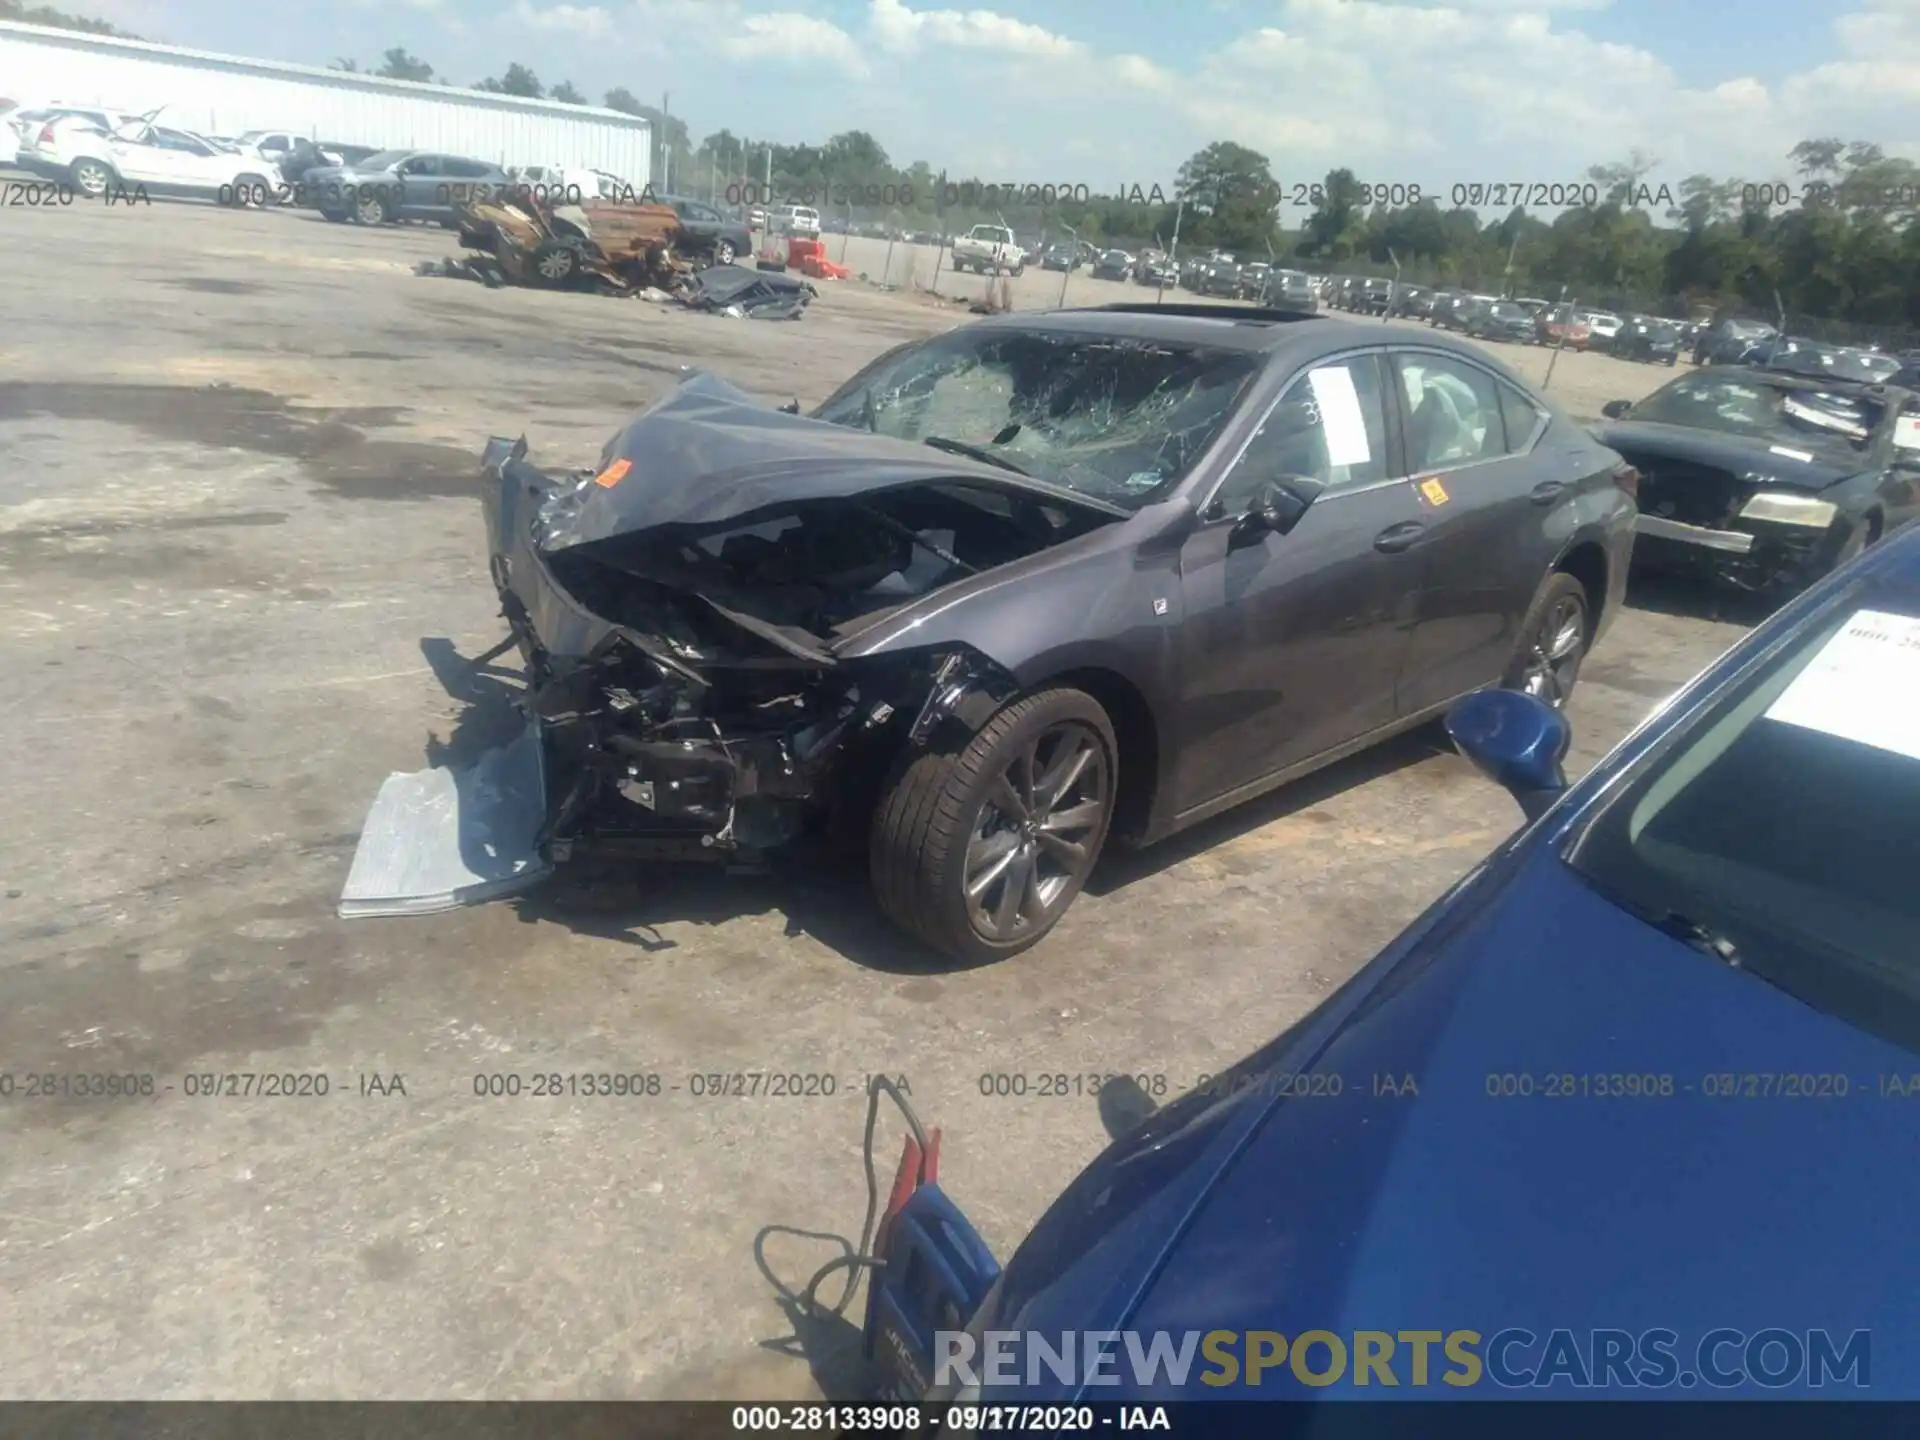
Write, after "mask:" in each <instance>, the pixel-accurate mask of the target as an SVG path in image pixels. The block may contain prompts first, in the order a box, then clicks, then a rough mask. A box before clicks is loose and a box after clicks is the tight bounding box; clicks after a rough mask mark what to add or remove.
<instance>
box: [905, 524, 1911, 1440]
mask: <svg viewBox="0 0 1920 1440" xmlns="http://www.w3.org/2000/svg"><path fill="white" fill-rule="evenodd" d="M1447 725H1448V729H1449V731H1450V732H1451V734H1452V736H1453V738H1454V741H1455V743H1456V744H1457V746H1458V747H1459V749H1460V750H1461V751H1462V753H1463V754H1465V755H1466V756H1467V758H1468V759H1469V760H1470V761H1472V762H1473V763H1474V764H1475V765H1476V766H1477V767H1478V768H1479V769H1480V770H1481V771H1483V772H1484V773H1486V774H1487V775H1489V776H1490V777H1491V778H1492V779H1494V780H1496V781H1498V782H1499V783H1501V784H1502V785H1504V786H1505V787H1506V788H1507V789H1508V790H1509V791H1511V792H1512V793H1513V795H1514V796H1515V798H1516V799H1517V800H1518V802H1519V804H1520V806H1521V808H1522V810H1523V811H1524V813H1525V815H1526V817H1527V820H1526V823H1525V824H1524V825H1523V827H1522V828H1521V829H1520V830H1519V831H1518V832H1517V833H1516V834H1515V835H1514V836H1513V837H1512V838H1511V839H1510V840H1509V841H1507V842H1506V843H1505V844H1503V845H1502V846H1501V847H1500V848H1499V849H1497V850H1496V851H1494V852H1493V853H1492V854H1491V855H1490V856H1488V857H1487V859H1486V860H1485V861H1484V862H1483V863H1482V864H1481V865H1479V866H1478V867H1477V868H1476V869H1475V870H1474V871H1473V872H1472V873H1471V874H1469V875H1468V876H1467V877H1466V878H1465V879H1464V880H1462V881H1461V882H1460V883H1459V884H1458V885H1457V886H1456V887H1455V888H1454V889H1453V890H1452V891H1450V892H1449V893H1448V894H1446V895H1445V896H1444V897H1442V898H1441V899H1440V900H1439V901H1437V902H1436V903H1435V904H1434V905H1433V906H1432V907H1431V908H1430V909H1429V910H1428V911H1427V912H1426V913H1425V914H1424V915H1422V916H1421V917H1420V918H1419V919H1418V920H1417V921H1415V922H1414V924H1413V925H1412V926H1411V927H1410V928H1409V929H1408V930H1407V931H1406V932H1405V933H1404V934H1403V935H1402V936H1401V937H1400V938H1399V939H1398V940H1397V941H1396V942H1394V943H1393V944H1392V945H1391V946H1389V947H1388V948H1387V950H1386V951H1385V952H1383V953H1382V954H1381V955H1379V956H1378V957H1377V958H1376V959H1374V960H1373V961H1372V962H1371V963H1369V964H1368V965H1366V966H1365V967H1364V968H1363V969H1362V970H1361V971H1360V972H1359V974H1357V975H1356V976H1355V977H1354V978H1353V979H1352V980H1351V981H1350V982H1349V983H1348V984H1347V985H1346V986H1345V987H1344V988H1343V989H1341V990H1340V991H1339V992H1338V993H1337V994H1336V995H1335V996H1333V997H1332V998H1331V999H1329V1000H1328V1001H1327V1002H1326V1003H1324V1004H1323V1005H1321V1006H1320V1007H1319V1008H1318V1009H1317V1010H1316V1011H1314V1012H1313V1013H1312V1014H1310V1015H1308V1016H1307V1017H1306V1018H1305V1019H1303V1020H1302V1021H1301V1022H1300V1023H1299V1024H1298V1025H1296V1026H1295V1027H1294V1028H1293V1029H1291V1030H1290V1031H1288V1032H1287V1033H1286V1034H1284V1035H1282V1036H1281V1037H1280V1038H1278V1039H1277V1040H1275V1041H1273V1042H1272V1043H1271V1044H1270V1045H1268V1046H1267V1047H1265V1048H1264V1049H1263V1050H1261V1051H1259V1052H1258V1053H1257V1054H1254V1055H1252V1056H1251V1057H1249V1058H1248V1059H1247V1060H1245V1061H1244V1062H1243V1063H1242V1064H1240V1065H1239V1066H1238V1067H1236V1069H1235V1070H1234V1071H1233V1072H1232V1073H1231V1074H1229V1075H1227V1076H1225V1077H1222V1079H1221V1080H1220V1081H1219V1082H1218V1083H1216V1084H1214V1085H1213V1086H1211V1087H1210V1088H1208V1089H1205V1090H1202V1091H1196V1092H1190V1093H1188V1094H1186V1095H1184V1096H1182V1097H1181V1098H1179V1099H1177V1100H1175V1101H1173V1102H1172V1103H1171V1104H1169V1105H1167V1106H1166V1107H1165V1108H1163V1109H1159V1110H1157V1111H1153V1110H1152V1107H1151V1103H1150V1102H1147V1101H1144V1100H1143V1099H1142V1097H1141V1095H1140V1093H1139V1092H1138V1090H1137V1089H1131V1090H1130V1089H1128V1088H1126V1087H1124V1086H1109V1087H1108V1089H1107V1090H1105V1091H1103V1092H1102V1094H1101V1101H1102V1104H1101V1108H1102V1111H1103V1113H1104V1114H1105V1115H1106V1117H1107V1118H1108V1119H1109V1122H1110V1128H1112V1129H1114V1130H1115V1131H1116V1133H1117V1134H1118V1135H1119V1137H1120V1138H1118V1139H1116V1141H1115V1143H1114V1144H1113V1145H1112V1146H1111V1148H1109V1149H1108V1150H1107V1151H1106V1153H1105V1154H1103V1155H1102V1156H1101V1157H1100V1158H1099V1159H1098V1160H1096V1161H1095V1162H1094V1163H1093V1164H1092V1165H1091V1166H1090V1167H1089V1168H1088V1169H1087V1170H1086V1171H1085V1172H1084V1173H1083V1174H1082V1175H1081V1176H1080V1177H1079V1178H1078V1179H1077V1180H1075V1181H1074V1182H1073V1183H1072V1184H1071V1185H1070V1186H1069V1187H1068V1189H1067V1191H1066V1193H1065V1194H1063V1195H1062V1196H1061V1197H1060V1198H1059V1199H1058V1200H1057V1201H1056V1202H1055V1203H1054V1205H1053V1206H1052V1208H1051V1209H1050V1210H1048V1211H1047V1213H1046V1214H1045V1216H1044V1217H1043V1218H1042V1219H1041V1221H1040V1222H1039V1224H1038V1225H1037V1226H1036V1227H1035V1229H1034V1230H1033V1232H1032V1233H1031V1234H1030V1235H1029V1236H1028V1237H1027V1239H1026V1241H1025V1242H1024V1243H1023V1244H1022V1245H1021V1246H1020V1247H1019V1249H1018V1250H1017V1252H1016V1253H1015V1254H1014V1255H1013V1257H1012V1258H1011V1260H1010V1261H1009V1262H1008V1263H1007V1264H1006V1266H1005V1268H1004V1270H1002V1269H1001V1268H1000V1266H999V1264H998V1262H997V1261H996V1260H995V1259H994V1257H993V1256H992V1255H991V1254H990V1253H989V1251H988V1249H987V1247H986V1246H985V1245H984V1244H983V1243H982V1242H981V1241H980V1239H979V1237H978V1235H977V1234H976V1233H975V1232H974V1230H973V1229H972V1227H971V1226H970V1225H969V1224H968V1223H967V1221H966V1218H965V1216H964V1214H963V1213H962V1212H961V1211H960V1209H959V1208H958V1207H957V1206H956V1205H955V1203H954V1202H953V1200H952V1199H951V1198H950V1192H949V1190H948V1189H943V1188H942V1183H941V1181H940V1179H935V1180H934V1182H933V1183H930V1184H924V1185H922V1186H920V1188H918V1189H917V1190H913V1191H912V1192H911V1195H910V1198H908V1196H906V1195H903V1194H899V1193H898V1192H897V1193H896V1201H895V1204H894V1205H893V1206H892V1207H890V1211H891V1213H890V1216H889V1221H888V1224H887V1225H886V1227H885V1228H884V1229H883V1230H882V1232H881V1233H882V1235H883V1236H884V1237H885V1240H884V1244H883V1250H884V1260H885V1264H884V1267H883V1269H882V1270H881V1271H880V1272H879V1274H878V1275H877V1277H876V1280H875V1283H874V1287H873V1292H872V1296H871V1299H870V1302H869V1309H868V1317H867V1318H868V1342H869V1350H870V1353H871V1354H873V1355H874V1357H875V1361H876V1364H877V1365H878V1367H879V1370H880V1373H881V1375H882V1377H883V1379H884V1380H885V1381H886V1382H888V1383H890V1384H891V1386H892V1387H893V1393H895V1394H900V1393H903V1392H906V1391H913V1390H915V1388H916V1387H923V1388H919V1389H918V1392H917V1393H920V1394H922V1395H926V1396H929V1397H930V1398H933V1399H936V1400H944V1401H948V1402H952V1403H957V1404H960V1405H965V1404H969V1403H972V1402H976V1401H983V1402H1014V1401H1017V1402H1019V1403H1021V1404H1023V1405H1025V1404H1038V1405H1062V1404H1080V1403H1087V1402H1094V1401H1101V1402H1105V1401H1120V1402H1139V1401H1171V1400H1301V1399H1313V1400H1323V1401H1324V1400H1367V1399H1376V1400H1394V1399H1398V1400H1414V1401H1418V1400H1427V1401H1435V1400H1451V1399H1456V1398H1466V1399H1488V1398H1491V1399H1505V1400H1513V1399H1536V1400H1538V1399H1578V1398H1585V1399H1594V1398H1602V1399H1628V1398H1638V1399H1660V1400H1679V1399H1685V1400H1695V1401H1697V1400H1702V1399H1736V1400H1756V1399H1762V1400H1764V1399H1770V1398H1793V1399H1814V1398H1822V1399H1828V1400H1835V1399H1860V1398H1873V1399H1890V1398H1898V1399H1906V1400H1911V1399H1914V1398H1915V1397H1916V1396H1920V1364H1916V1363H1915V1360H1914V1357H1915V1355H1916V1354H1920V1298H1917V1297H1920V1247H1917V1246H1916V1245H1915V1244H1914V1241H1913V1203H1912V1197H1913V1195H1914V1194H1915V1193H1916V1189H1917V1188H1920V885H1916V884H1915V867H1916V862H1920V530H1916V529H1915V528H1914V527H1912V526H1909V527H1906V528H1905V529H1903V530H1901V531H1899V532H1896V533H1894V534H1891V535H1890V536H1889V537H1887V538H1886V539H1884V540H1882V541H1881V542H1879V543H1877V544H1876V545H1874V546H1873V547H1871V548H1870V549H1868V550H1867V551H1866V552H1865V554H1864V555H1862V556H1861V557H1860V558H1858V559H1856V560H1854V561H1853V562H1851V563H1850V564H1848V565H1847V566H1845V567H1844V568H1843V569H1841V570H1839V571H1836V572H1835V573H1834V574H1832V575H1830V576H1829V577H1827V578H1826V579H1825V580H1823V581H1821V582H1820V583H1819V584H1818V585H1816V586H1815V587H1814V588H1812V589H1811V590H1809V591H1807V592H1806V593H1804V594H1802V595H1801V596H1799V597H1798V598H1797V599H1796V600H1794V601H1793V602H1792V603H1791V604H1790V605H1789V606H1788V607H1786V608H1785V609H1783V610H1781V611H1780V612H1778V613H1777V614H1776V615H1775V616H1774V617H1773V618H1772V619H1771V620H1769V621H1768V622H1767V623H1765V624H1764V625H1762V626H1761V627H1760V628H1759V629H1758V630H1756V631H1754V632H1753V633H1752V634H1751V635H1749V636H1748V637H1747V638H1746V639H1745V640H1743V641H1742V642H1741V643H1740V644H1738V645H1737V646H1735V647H1734V648H1733V649H1732V650H1731V651H1729V652H1728V653H1727V654H1726V655H1725V656H1724V657H1723V658H1722V659H1721V660H1719V661H1718V662H1716V663H1715V664H1714V665H1713V666H1712V667H1711V668H1710V669H1708V670H1707V671H1706V672H1705V673H1703V674H1702V675H1701V676H1699V677H1698V678H1697V679H1695V680H1694V681H1693V682H1692V683H1691V684H1689V685H1688V686H1686V687H1685V688H1684V689H1683V690H1681V691H1680V692H1679V693H1678V694H1677V695H1676V696H1674V697H1673V698H1672V699H1670V700H1669V701H1667V702H1666V703H1665V704H1664V705H1662V706H1661V708H1660V709H1659V710H1658V711H1656V712H1655V714H1654V715H1653V716H1652V717H1651V718H1649V719H1648V720H1647V721H1646V722H1645V723H1644V724H1643V725H1642V726H1641V727H1640V728H1639V729H1638V730H1637V731H1635V732H1634V733H1633V734H1632V735H1631V736H1629V737H1628V738H1627V739H1626V740H1625V741H1624V742H1623V743H1622V744H1621V745H1620V746H1619V747H1618V748H1617V749H1616V750H1615V751H1614V752H1613V753H1612V754H1611V755H1610V756H1608V757H1607V758H1606V759H1605V760H1603V761H1602V762H1601V763H1599V764H1598V765H1597V766H1596V767H1595V768H1594V769H1593V770H1592V771H1591V772H1590V773H1589V774H1588V775H1587V776H1585V777H1584V778H1583V779H1582V780H1581V781H1580V782H1579V783H1578V784H1575V785H1573V786H1572V787H1571V788H1566V787H1565V785H1564V781H1563V778H1562V773H1561V763H1562V757H1563V756H1564V754H1565V752H1566V747H1567V743H1568V738H1569V736H1568V729H1567V722H1566V721H1565V719H1564V718H1563V716H1562V715H1561V714H1559V713H1557V712H1555V711H1554V710H1553V709H1551V708H1549V707H1547V706H1545V705H1543V704H1541V703H1540V702H1539V701H1538V700H1537V699H1535V698H1534V697H1531V696H1528V695H1526V694H1523V693H1516V692H1511V691H1487V692H1482V693H1479V694H1476V695H1473V696H1469V697H1467V698H1465V699H1463V700H1461V701H1459V702H1458V703H1457V704H1456V705H1455V706H1454V708H1453V709H1452V711H1451V712H1450V714H1449V716H1448V720H1447ZM1116 1102H1117V1103H1116ZM1129 1103H1130V1104H1131V1105H1132V1106H1133V1107H1134V1108H1133V1113H1132V1114H1131V1116H1128V1117H1124V1118H1123V1112H1125V1111H1126V1110H1127V1108H1128V1105H1129ZM944 1180H945V1182H946V1184H947V1185H948V1186H949V1187H950V1189H952V1190H961V1191H963V1190H964V1188H965V1180H964V1177H956V1176H955V1174H954V1173H953V1172H951V1171H949V1173H948V1174H947V1175H946V1176H945V1177H944ZM902 1201H904V1204H903V1203H901V1202H902ZM960 1327H964V1332H965V1333H964V1335H961V1336H958V1337H956V1330H957V1329H959V1328H960ZM1089 1332H1109V1333H1110V1334H1111V1335H1112V1336H1113V1337H1114V1339H1113V1342H1112V1344H1111V1347H1110V1348H1111V1350H1112V1352H1113V1359H1112V1361H1111V1362H1110V1363H1108V1364H1106V1365H1105V1366H1104V1367H1102V1369H1103V1370H1104V1373H1105V1376H1106V1377H1108V1379H1109V1381H1110V1383H1104V1384H1101V1383H1089V1373H1088V1370H1087V1367H1086V1365H1085V1363H1084V1353H1085V1352H1084V1342H1085V1337H1086V1336H1087V1335H1088V1333H1089ZM1215 1332H1229V1333H1228V1334H1227V1335H1225V1336H1224V1337H1223V1336H1221V1335H1219V1334H1216V1333H1215ZM1311 1332H1319V1333H1318V1334H1312V1333H1311ZM1422 1332H1425V1333H1424V1335H1423V1334H1422ZM996 1335H998V1336H1000V1337H1002V1340H1003V1348H1002V1350H1001V1352H1000V1353H1002V1354H1003V1355H1006V1356H1007V1357H1008V1358H1009V1359H1010V1362H1011V1363H1009V1364H1008V1365H1007V1366H1006V1367H1005V1369H1004V1371H1003V1373H1002V1375H1001V1377H1000V1378H1001V1380H1002V1381H1008V1380H1011V1381H1014V1382H1017V1383H1012V1384H1006V1383H1001V1384H996V1383H994V1379H993V1376H992V1375H991V1374H990V1373H989V1361H990V1358H991V1355H992V1354H993V1353H994V1352H993V1342H994V1337H995V1336H996ZM1068 1335H1072V1336H1076V1337H1079V1338H1080V1339H1081V1341H1082V1345H1083V1348H1082V1360H1081V1361H1080V1362H1077V1363H1075V1364H1073V1365H1068V1366H1064V1367H1063V1366H1058V1365H1055V1364H1054V1363H1052V1361H1050V1360H1048V1359H1046V1358H1044V1357H1042V1359H1041V1362H1040V1363H1039V1364H1038V1365H1037V1366H1036V1365H1033V1364H1032V1363H1031V1359H1030V1357H1032V1356H1033V1355H1034V1354H1035V1350H1034V1347H1033V1344H1032V1341H1033V1339H1034V1337H1042V1338H1043V1339H1044V1340H1045V1343H1046V1346H1047V1349H1048V1350H1049V1351H1058V1350H1059V1349H1060V1348H1061V1339H1062V1337H1064V1336H1068ZM1008 1337H1011V1338H1008ZM1303 1338H1304V1341H1305V1343H1304V1344H1303V1343H1302V1341H1303ZM1156 1340H1157V1341H1158V1343H1159V1345H1160V1346H1161V1354H1160V1356H1159V1362H1160V1363H1153V1364H1149V1365H1148V1366H1146V1367H1144V1373H1143V1367H1142V1366H1141V1365H1140V1364H1139V1363H1138V1359H1137V1356H1138V1355H1141V1354H1144V1355H1147V1356H1148V1357H1149V1358H1151V1352H1152V1347H1153V1346H1154V1344H1155V1343H1156ZM1183 1343H1184V1344H1186V1345H1187V1347H1188V1351H1189V1360H1190V1363H1188V1364H1187V1365H1185V1366H1184V1367H1182V1366H1179V1365H1177V1364H1173V1363H1171V1362H1172V1361H1173V1360H1175V1359H1177V1356H1178V1350H1179V1347H1180V1345H1181V1344H1183ZM1209 1346H1211V1348H1209ZM1130 1351H1131V1352H1133V1353H1130ZM1290 1352H1291V1353H1290ZM1422 1355H1424V1361H1423V1360H1422V1359H1421V1358H1420V1357H1421V1356H1422ZM943 1356H944V1357H945V1358H946V1360H948V1361H949V1362H951V1361H953V1360H954V1359H955V1358H956V1357H964V1358H966V1359H967V1360H968V1361H969V1365H968V1367H956V1366H955V1365H953V1364H951V1363H949V1364H947V1365H946V1366H945V1373H944V1374H936V1373H935V1371H936V1361H937V1360H938V1359H939V1358H941V1357H943ZM1250 1356H1251V1357H1252V1359H1253V1360H1254V1361H1255V1362H1256V1366H1255V1368H1256V1369H1257V1374H1255V1375H1253V1376H1250V1375H1249V1365H1248V1360H1249V1357H1250ZM1363 1358H1364V1359H1365V1361H1366V1362H1367V1364H1366V1365H1365V1366H1364V1367H1362V1365H1361V1364H1360V1362H1361V1360H1362V1359H1363ZM1362 1368H1365V1369H1366V1371H1367V1373H1366V1375H1365V1376H1364V1378H1363V1377H1362V1376H1361V1375H1360V1373H1359V1371H1360V1370H1361V1369H1362ZM1062 1372H1064V1378H1062ZM1423 1377H1424V1381H1425V1383H1424V1384H1423V1383H1422V1378H1423ZM1256 1380H1257V1383H1252V1382H1254V1381H1256ZM1030 1381H1031V1382H1033V1383H1029V1382H1030ZM943 1382H944V1383H943ZM943 1413H945V1412H943ZM1217 1413H1221V1414H1224V1413H1226V1412H1217ZM1276 1413H1277V1412H1276ZM1316 1413H1317V1412H1316ZM1768 1413H1769V1414H1778V1413H1783V1412H1778V1411H1774V1410H1770V1411H1769V1412H1768ZM1649 1418H1650V1419H1652V1418H1657V1417H1653V1416H1652V1415H1649ZM1638 1423H1639V1422H1638V1421H1636V1422H1635V1424H1636V1425H1638ZM956 1433H965V1428H964V1427H957V1429H956ZM1538 1433H1541V1434H1549V1433H1555V1432H1554V1431H1553V1430H1552V1429H1545V1430H1541V1431H1539V1432H1538ZM1636 1433H1637V1432H1636ZM1729 1433H1734V1432H1729Z"/></svg>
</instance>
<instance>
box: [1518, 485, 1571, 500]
mask: <svg viewBox="0 0 1920 1440" xmlns="http://www.w3.org/2000/svg"><path fill="white" fill-rule="evenodd" d="M1566 492H1567V482H1566V481H1564V480H1542V481H1541V482H1540V483H1539V484H1538V485H1536V486H1534V487H1533V489H1532V490H1531V491H1529V492H1528V494H1527V498H1528V499H1529V500H1531V501H1533V503H1534V504H1536V505H1551V504H1552V503H1553V502H1554V501H1556V500H1558V499H1559V498H1560V497H1561V496H1562V495H1564V494H1566Z"/></svg>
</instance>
